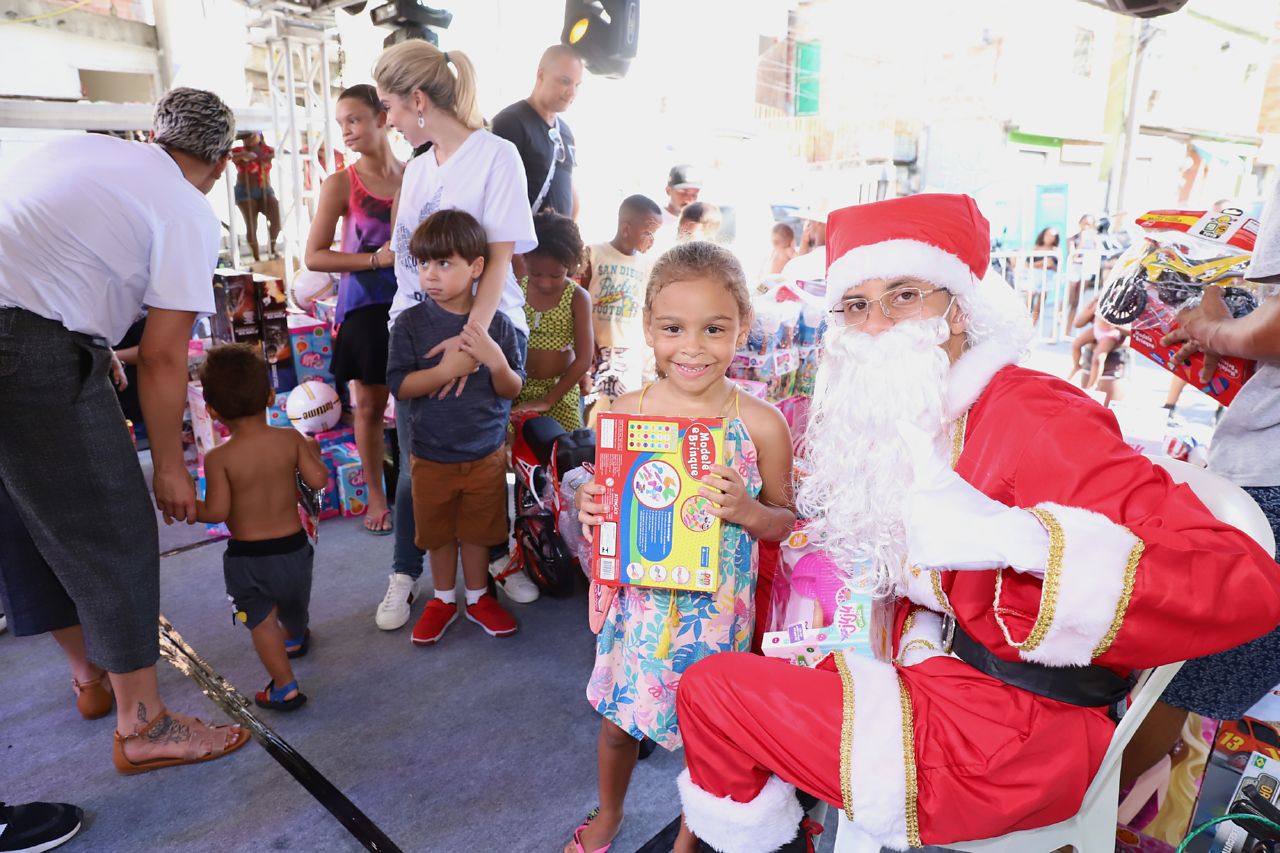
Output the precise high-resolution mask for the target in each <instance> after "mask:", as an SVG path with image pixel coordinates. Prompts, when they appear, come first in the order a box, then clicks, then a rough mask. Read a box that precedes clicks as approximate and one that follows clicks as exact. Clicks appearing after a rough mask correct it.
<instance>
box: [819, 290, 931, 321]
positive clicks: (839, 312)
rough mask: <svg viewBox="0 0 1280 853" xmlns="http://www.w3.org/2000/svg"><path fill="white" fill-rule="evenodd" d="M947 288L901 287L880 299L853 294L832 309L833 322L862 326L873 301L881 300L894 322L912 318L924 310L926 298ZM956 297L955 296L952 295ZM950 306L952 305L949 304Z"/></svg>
mask: <svg viewBox="0 0 1280 853" xmlns="http://www.w3.org/2000/svg"><path fill="white" fill-rule="evenodd" d="M946 292H947V291H946V289H945V288H941V287H935V288H932V289H930V290H924V289H923V288H919V287H899V288H895V289H894V290H890V291H889V292H888V293H883V294H881V295H880V298H879V299H867V298H866V297H865V296H853V297H850V298H849V299H844V300H842V301H841V302H839V303H838V304H837V305H836V307H834V308H832V309H831V322H832V324H834V325H836V326H861V325H862V324H863V323H865V322H866V321H867V317H869V316H870V315H871V303H872V302H879V303H880V310H881V311H883V312H884V316H885V317H887V318H888V319H890V320H892V321H893V322H895V323H896V322H898V321H899V320H910V319H912V318H913V317H919V316H920V315H921V314H922V313H923V312H924V298H925V297H926V296H929V295H930V294H933V293H946ZM951 299H952V300H954V299H955V297H954V296H952V297H951ZM948 307H950V306H949V305H948Z"/></svg>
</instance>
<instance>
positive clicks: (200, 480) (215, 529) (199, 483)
mask: <svg viewBox="0 0 1280 853" xmlns="http://www.w3.org/2000/svg"><path fill="white" fill-rule="evenodd" d="M195 479H196V500H201V501H202V500H204V499H205V494H206V492H207V491H208V489H209V481H208V480H207V479H205V476H204V466H203V465H201V466H199V467H198V468H196V478H195ZM204 530H205V533H206V534H208V535H209V536H218V537H225V538H230V537H231V531H230V530H228V529H227V525H226V522H222V521H220V522H218V523H217V524H206V525H205V526H204Z"/></svg>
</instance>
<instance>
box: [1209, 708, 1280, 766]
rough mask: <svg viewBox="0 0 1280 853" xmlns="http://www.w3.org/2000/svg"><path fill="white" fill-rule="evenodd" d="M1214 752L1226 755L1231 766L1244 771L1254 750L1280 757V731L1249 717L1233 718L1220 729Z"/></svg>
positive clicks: (1271, 756)
mask: <svg viewBox="0 0 1280 853" xmlns="http://www.w3.org/2000/svg"><path fill="white" fill-rule="evenodd" d="M1214 752H1219V753H1222V754H1223V755H1225V756H1226V759H1227V764H1228V765H1229V766H1230V767H1232V768H1234V769H1236V770H1241V771H1243V770H1244V766H1245V763H1246V762H1247V761H1248V760H1249V755H1250V754H1251V753H1254V752H1257V753H1260V754H1262V755H1265V756H1267V757H1268V758H1275V759H1280V732H1277V731H1276V729H1275V728H1274V727H1273V726H1270V725H1268V724H1267V723H1263V722H1259V721H1258V720H1253V719H1250V718H1248V717H1245V718H1244V719H1243V720H1232V721H1231V722H1227V723H1223V724H1222V727H1221V728H1219V729H1218V737H1217V742H1216V744H1215V749H1214Z"/></svg>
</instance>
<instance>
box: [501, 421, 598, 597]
mask: <svg viewBox="0 0 1280 853" xmlns="http://www.w3.org/2000/svg"><path fill="white" fill-rule="evenodd" d="M511 425H512V428H513V431H514V437H513V439H512V443H511V465H512V467H513V468H515V473H516V485H515V516H516V517H515V547H514V548H512V549H511V560H510V561H509V562H508V563H507V565H506V567H505V568H504V569H503V570H502V571H501V572H500V573H499V574H498V579H502V578H504V577H506V576H507V575H510V574H513V573H515V572H519V571H523V572H524V573H525V574H527V575H528V576H529V579H530V580H532V581H533V582H534V583H535V584H536V585H537V586H538V588H539V589H540V590H541V591H543V592H545V593H547V594H548V595H550V596H553V597H555V598H564V597H567V596H569V595H572V594H573V591H574V589H575V587H576V585H577V578H578V577H581V576H582V571H581V569H579V568H578V562H577V560H576V559H575V558H574V556H573V554H572V553H571V552H570V550H569V547H568V546H567V545H566V544H565V541H564V538H563V537H562V536H561V535H560V528H559V521H558V518H559V516H560V488H559V486H560V477H561V476H562V475H563V474H564V473H565V472H567V471H571V470H573V469H574V468H576V467H578V466H579V465H581V464H582V463H584V462H590V461H592V460H594V459H595V454H596V434H595V431H594V430H589V429H580V430H575V431H574V432H572V433H570V432H566V431H565V429H564V427H562V426H560V424H559V423H558V422H556V421H555V420H554V419H553V418H549V417H547V416H545V415H536V414H533V413H530V412H521V413H517V414H514V415H512V416H511Z"/></svg>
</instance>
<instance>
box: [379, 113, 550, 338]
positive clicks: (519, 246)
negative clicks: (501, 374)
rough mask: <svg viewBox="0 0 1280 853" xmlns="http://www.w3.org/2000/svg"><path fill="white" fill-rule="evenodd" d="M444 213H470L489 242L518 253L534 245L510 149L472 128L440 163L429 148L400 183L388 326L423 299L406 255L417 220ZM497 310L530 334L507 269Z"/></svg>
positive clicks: (520, 174)
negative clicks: (508, 245) (507, 245)
mask: <svg viewBox="0 0 1280 853" xmlns="http://www.w3.org/2000/svg"><path fill="white" fill-rule="evenodd" d="M444 209H454V210H465V211H466V212H467V213H470V214H471V215H472V216H474V217H475V218H476V219H477V220H478V221H479V222H480V225H481V226H483V228H484V231H485V235H486V236H487V237H488V240H489V242H490V243H515V254H517V255H522V254H524V253H525V252H528V251H530V250H531V249H534V248H535V247H537V245H538V241H537V238H536V237H535V236H534V233H533V213H532V212H531V211H530V210H529V196H528V191H527V183H526V181H525V174H524V164H523V163H521V162H520V154H519V153H518V152H517V151H516V147H515V146H514V145H512V144H511V143H510V142H508V141H507V140H505V139H503V138H502V137H500V136H495V135H493V134H492V133H490V132H489V131H487V130H477V131H475V132H473V133H472V134H471V135H470V136H468V137H467V138H466V141H464V142H463V143H462V145H461V146H460V147H459V148H458V150H457V151H455V152H453V156H452V157H450V158H449V159H448V160H446V161H444V164H443V165H441V164H440V163H437V162H436V156H435V149H434V148H432V149H428V150H427V151H425V152H424V153H422V154H420V155H418V156H417V157H414V158H413V159H412V160H410V161H409V165H408V166H406V167H405V170H404V180H403V182H402V183H401V184H400V204H399V207H398V208H397V209H396V222H395V228H394V230H393V231H392V235H391V248H392V249H393V250H394V251H395V253H396V296H395V299H394V300H392V302H391V322H392V323H394V322H395V320H396V317H398V316H400V312H401V311H403V310H404V309H406V308H408V307H409V306H411V305H413V304H414V303H415V302H421V301H422V300H423V299H425V298H426V295H425V294H424V293H423V292H422V287H421V285H420V284H419V283H418V267H417V262H416V261H415V260H414V259H413V255H411V254H409V238H411V237H412V236H413V231H414V229H415V228H417V227H418V224H419V223H420V222H422V220H424V219H426V218H427V217H428V216H430V215H431V214H433V213H435V212H436V211H437V210H444ZM498 310H500V311H501V312H502V313H503V314H506V315H507V319H509V320H510V321H511V322H512V324H513V325H515V327H516V328H517V329H519V330H520V331H522V332H524V333H525V334H526V335H528V334H529V324H528V323H527V322H526V321H525V318H524V294H523V293H522V292H521V291H520V285H519V284H518V283H517V282H516V277H515V273H514V272H512V270H511V268H510V266H509V265H508V268H507V275H506V281H505V283H504V284H503V287H502V298H501V300H500V301H499V302H498Z"/></svg>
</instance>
